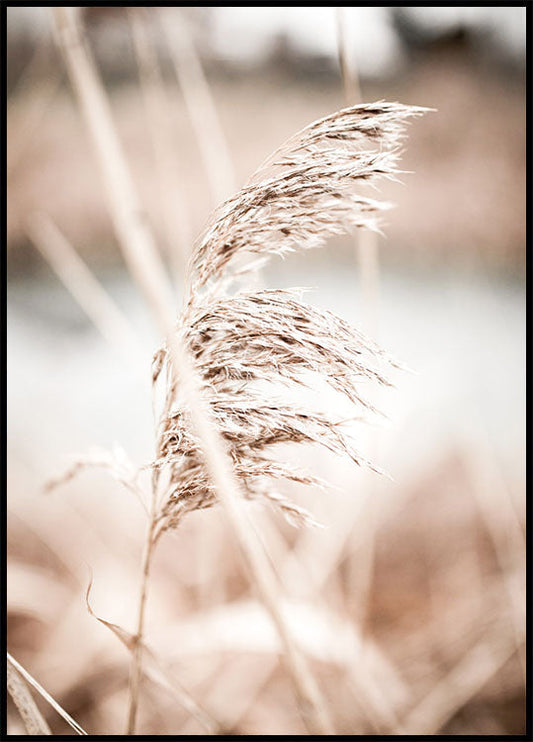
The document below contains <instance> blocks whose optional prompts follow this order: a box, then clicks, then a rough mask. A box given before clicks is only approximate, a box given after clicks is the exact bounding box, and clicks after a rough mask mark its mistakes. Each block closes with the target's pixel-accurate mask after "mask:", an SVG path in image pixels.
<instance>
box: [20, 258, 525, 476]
mask: <svg viewBox="0 0 533 742" xmlns="http://www.w3.org/2000/svg"><path fill="white" fill-rule="evenodd" d="M280 267H281V268H282V269H281V270H280ZM267 280H268V285H269V286H272V287H280V288H281V287H288V286H295V285H297V286H317V287H318V288H317V289H316V290H314V291H311V292H308V293H307V294H306V295H305V298H306V300H307V301H309V302H311V303H313V304H317V305H319V306H323V307H326V308H328V309H330V310H332V311H334V312H336V313H338V314H339V315H341V316H342V317H344V318H346V319H348V320H350V321H352V322H354V323H355V324H358V321H359V320H360V318H361V316H362V312H363V309H362V307H361V295H360V290H359V288H360V287H359V284H358V278H357V274H356V271H355V269H354V268H353V266H344V267H342V266H338V265H324V264H323V263H320V264H315V262H310V263H309V264H306V263H305V262H304V261H302V260H299V261H298V264H297V265H295V264H291V261H288V262H287V263H285V264H275V266H274V268H271V269H270V271H269V273H268V275H267ZM105 281H106V285H107V288H108V290H109V291H110V293H111V294H112V295H113V296H114V297H115V299H116V301H117V302H118V303H119V305H120V306H121V308H122V309H123V310H124V312H125V313H126V314H127V316H128V318H129V319H130V321H131V322H132V324H133V325H134V327H135V328H136V330H138V333H139V337H140V340H141V344H142V357H143V358H145V360H146V362H145V364H144V367H143V363H142V362H141V365H139V364H136V363H133V362H127V361H126V362H124V359H123V358H122V357H121V356H120V355H119V354H118V353H117V352H116V351H115V350H114V349H113V348H111V347H110V346H108V345H107V344H106V342H105V341H104V340H103V339H102V338H101V337H100V336H99V335H98V333H97V331H96V330H95V329H94V328H93V327H92V325H91V324H90V323H89V321H88V320H86V318H85V316H84V315H83V313H82V312H81V310H80V309H79V308H78V307H77V305H76V304H75V303H74V301H73V300H72V299H71V297H70V296H69V295H68V294H67V293H66V291H65V290H64V289H63V288H62V287H61V286H60V285H59V284H58V282H57V281H56V280H55V279H54V278H50V279H49V280H46V281H44V280H42V279H41V280H25V281H19V282H14V283H12V284H11V285H10V287H9V292H8V436H9V453H10V457H11V461H12V462H13V461H17V462H19V463H22V464H23V465H24V466H28V467H30V468H32V469H34V470H35V473H36V474H38V475H40V474H41V473H42V472H48V473H49V472H50V469H51V468H54V463H55V462H57V461H59V460H60V459H61V457H64V456H66V455H68V454H72V453H77V452H80V451H86V450H87V449H88V448H90V447H91V446H101V447H106V448H107V447H110V446H111V445H112V444H113V443H114V442H119V443H120V444H121V445H122V446H123V447H124V448H125V449H126V450H127V451H128V453H130V455H131V456H132V458H133V459H134V460H135V461H137V462H139V463H143V462H145V461H147V460H148V459H149V458H150V457H151V453H152V430H153V427H152V412H151V395H150V387H149V378H150V361H151V357H152V353H153V351H154V350H155V349H156V347H157V338H156V336H155V333H154V331H153V329H152V326H151V323H150V320H149V318H148V316H147V313H146V311H145V309H144V307H143V306H142V304H141V302H140V301H139V298H138V295H137V292H136V290H135V289H134V288H133V287H132V286H131V284H130V282H129V279H127V277H125V276H122V275H115V276H108V277H107V278H106V279H105ZM378 339H379V342H380V343H381V345H382V346H383V347H385V348H386V349H387V350H388V351H390V352H391V353H392V354H393V355H394V356H395V357H396V358H398V359H400V360H401V361H403V362H405V363H406V364H407V365H408V366H409V367H410V368H412V369H414V370H415V371H416V375H412V374H407V373H405V374H404V373H401V374H397V375H396V377H395V379H394V380H395V383H396V387H397V388H396V389H395V390H392V391H391V392H387V395H386V412H387V414H388V415H389V417H390V424H389V426H388V428H387V430H386V439H387V441H388V443H387V445H386V454H385V455H386V458H387V461H386V462H384V463H385V466H386V468H387V470H389V471H392V472H393V473H394V476H395V477H397V476H398V472H400V473H401V471H403V469H404V467H405V468H409V467H412V466H419V465H420V464H421V463H422V462H424V461H425V460H428V459H431V457H433V456H435V455H437V453H438V452H439V451H440V450H442V449H443V448H444V447H451V446H453V445H460V443H461V441H462V440H463V439H464V437H465V436H468V435H469V434H470V433H471V432H472V431H474V432H475V431H476V430H480V429H482V430H483V432H484V434H486V435H487V436H488V440H489V441H490V444H491V445H492V446H493V448H494V451H495V452H496V453H497V455H498V456H499V457H500V458H501V459H502V461H503V462H504V463H505V465H506V466H507V467H509V469H510V470H512V472H513V476H518V477H519V478H520V479H522V476H523V470H524V466H525V291H524V288H523V286H521V285H520V284H508V283H505V282H504V281H503V280H499V281H496V280H495V279H489V278H487V277H483V276H472V275H469V276H463V277H462V278H461V277H457V276H452V275H447V274H446V273H440V274H437V273H431V274H429V273H428V274H420V273H419V274H415V275H413V274H407V273H406V274H401V273H398V272H395V273H391V272H386V273H384V275H383V276H382V280H381V288H380V303H379V338H378ZM381 463H382V462H381V461H380V464H381Z"/></svg>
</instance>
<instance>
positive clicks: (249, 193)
mask: <svg viewBox="0 0 533 742" xmlns="http://www.w3.org/2000/svg"><path fill="white" fill-rule="evenodd" d="M425 110H426V109H423V108H419V107H415V106H405V105H401V104H399V103H385V102H378V103H373V104H363V105H356V106H352V107H350V108H346V109H344V110H342V111H337V112H335V113H333V114H331V115H330V116H326V117H325V118H323V119H320V120H319V121H316V122H314V123H312V124H310V125H309V126H307V127H306V128H305V129H303V130H302V131H301V132H299V133H298V134H296V135H295V136H294V137H292V138H291V139H290V140H288V141H287V142H286V143H285V144H284V145H283V146H282V147H280V148H279V149H278V150H277V151H276V152H275V153H274V154H273V155H271V156H270V157H269V158H268V159H267V160H266V161H265V162H264V163H263V165H261V167H260V168H259V169H258V170H257V171H256V172H255V173H254V175H253V176H252V177H251V179H250V180H249V182H248V183H247V184H246V185H245V186H244V187H243V188H242V189H241V190H240V191H239V192H238V193H237V194H236V195H235V196H233V197H231V198H229V199H228V200H227V201H225V202H224V203H223V204H222V205H221V206H220V207H219V208H218V209H217V210H216V211H215V213H214V215H213V217H212V219H211V221H210V222H209V223H208V225H207V227H206V229H205V231H204V233H203V235H202V236H201V238H200V239H199V241H198V242H197V244H196V246H195V249H194V251H193V254H192V257H191V261H190V266H189V280H188V293H187V300H186V306H185V309H184V312H183V313H182V315H181V317H180V318H179V320H178V323H177V327H176V332H177V333H178V335H179V337H180V340H181V341H182V342H183V343H185V344H186V346H187V347H188V349H189V351H190V354H191V358H193V359H194V362H195V366H196V370H197V373H198V377H199V379H200V380H201V384H202V387H203V388H202V392H203V396H204V399H205V400H206V402H207V404H208V405H209V408H210V410H211V414H212V417H213V420H214V421H215V422H216V424H217V426H218V429H219V432H220V434H221V435H222V437H223V438H224V440H225V442H226V445H227V447H228V450H229V452H230V455H231V458H232V462H233V465H234V469H235V474H236V475H237V477H238V478H239V480H240V482H241V485H242V487H243V491H244V493H245V495H246V496H247V497H249V498H261V499H267V500H269V501H270V502H272V503H273V504H274V505H276V506H277V507H279V508H281V510H282V511H283V512H284V514H285V515H286V516H287V517H288V518H289V519H291V520H296V521H300V522H310V521H311V520H312V519H311V518H310V516H309V515H308V514H307V513H306V512H305V511H304V510H303V509H302V508H300V507H299V506H297V505H296V504H294V503H292V502H290V501H288V500H287V499H286V498H284V497H283V496H282V495H280V493H279V492H278V491H277V489H276V487H275V481H276V480H283V479H285V480H291V481H294V482H298V483H300V484H304V485H305V484H320V481H319V480H318V479H317V478H316V477H314V476H313V475H312V474H310V473H308V472H304V471H301V470H299V469H297V468H295V467H293V466H290V465H288V464H286V463H282V462H280V461H277V460H276V459H275V458H272V457H271V456H269V454H271V453H272V449H273V447H274V446H275V445H276V444H279V443H295V444H298V443H317V444H320V445H322V446H324V447H326V448H328V449H329V450H331V451H333V452H334V453H336V454H339V455H344V456H348V457H350V458H351V459H352V460H353V461H354V462H355V463H356V464H358V465H366V466H369V467H370V468H372V469H374V470H376V471H378V470H377V469H376V467H374V466H373V465H372V464H371V463H369V462H368V461H366V460H365V459H364V458H363V457H362V456H361V454H360V453H359V452H358V451H357V449H356V447H355V446H354V443H353V441H352V440H351V437H350V436H349V435H348V434H347V433H346V432H345V430H344V429H343V426H342V421H339V420H337V419H335V418H334V416H333V415H332V414H329V413H328V414H325V413H324V412H319V411H316V410H310V409H300V408H299V407H298V406H297V405H296V404H292V403H290V404H288V403H287V402H286V401H283V402H282V401H277V400H276V399H275V397H273V393H274V394H275V391H276V385H277V386H278V388H279V384H280V383H282V384H283V385H284V386H285V387H287V388H288V389H289V390H290V389H293V390H294V389H295V387H296V386H297V385H306V384H308V383H310V379H311V378H312V377H313V376H314V377H315V378H316V377H320V378H321V379H323V380H324V381H326V382H327V383H328V384H329V386H330V387H331V388H333V389H334V390H335V391H336V392H339V393H340V394H343V395H344V396H345V397H346V398H347V399H348V400H349V402H350V403H352V405H354V406H355V407H356V408H359V411H363V412H364V411H372V412H375V410H374V407H373V405H372V404H371V402H370V401H369V400H368V399H366V398H365V397H364V396H363V394H362V393H361V391H360V388H359V387H360V383H359V382H360V381H361V380H362V379H372V380H375V381H377V382H379V383H381V384H389V383H390V382H389V381H388V379H387V369H388V368H389V369H390V367H391V366H395V365H396V366H397V365H398V364H396V363H395V362H394V361H393V360H392V359H391V358H389V357H388V356H387V354H385V353H384V352H383V351H382V350H381V349H380V348H378V347H377V346H376V344H375V343H373V342H372V341H371V340H369V339H368V338H366V337H365V336H364V335H363V334H362V333H361V332H359V331H358V330H357V329H356V328H355V327H353V326H351V325H350V324H348V323H347V322H345V321H344V320H343V319H341V318H340V317H337V316H336V315H335V314H333V313H331V312H328V311H323V310H318V309H316V308H314V307H312V306H311V305H309V304H307V303H305V302H304V301H303V300H302V299H301V298H299V296H298V294H299V293H300V292H299V291H298V290H296V289H295V290H289V291H287V290H283V291H282V290H255V291H251V290H242V289H240V290H236V288H235V282H236V281H237V280H240V281H242V277H243V276H246V275H247V274H249V273H250V271H253V270H256V269H257V268H258V266H259V265H260V264H262V263H264V262H265V261H266V260H267V259H268V258H269V257H270V256H271V255H281V256H282V255H284V254H286V253H288V252H291V251H294V250H302V249H308V248H312V247H317V246H320V245H321V244H323V243H324V241H325V240H326V239H327V238H328V237H329V236H332V235H336V234H342V233H345V232H350V231H351V230H353V229H355V228H358V227H364V228H369V229H378V225H379V220H378V216H379V214H380V212H381V211H383V209H385V208H387V207H388V206H389V204H387V203H383V202H380V201H378V200H375V199H370V198H368V197H366V196H362V195H360V194H358V193H357V192H355V190H354V186H356V185H357V184H358V183H363V182H364V183H368V184H370V185H375V184H376V183H377V182H378V181H379V179H380V178H395V177H396V176H397V175H398V173H399V172H400V171H399V170H398V167H397V163H398V159H399V156H400V146H401V143H402V140H403V137H404V132H405V124H406V122H407V120H408V119H409V118H411V117H413V116H418V115H420V114H421V113H423V112H424V111H425ZM170 371H171V369H170V357H169V353H168V350H167V348H166V347H162V348H161V349H160V350H159V351H158V352H157V353H156V355H155V357H154V362H153V381H154V384H156V383H157V382H158V381H159V380H161V379H163V383H164V397H165V400H164V403H163V406H162V412H161V415H160V419H159V425H158V435H157V458H156V460H155V462H154V467H155V469H156V470H157V471H158V474H161V472H162V471H163V470H165V472H166V481H167V483H168V487H167V489H166V496H165V497H164V498H163V501H162V503H161V505H160V509H159V513H158V516H157V528H156V530H155V532H154V538H157V537H158V536H159V535H160V534H161V533H162V532H164V531H165V530H167V529H169V528H174V527H176V526H177V525H178V523H179V522H180V520H181V518H182V517H183V516H184V515H185V514H186V513H187V512H190V511H192V510H197V509H201V508H207V507H210V506H212V505H214V504H215V503H216V500H217V497H216V491H215V488H214V486H213V485H212V483H211V481H210V477H209V475H208V472H207V469H206V466H205V462H204V460H203V455H202V448H201V442H200V441H199V440H198V439H197V437H196V436H195V434H194V433H193V432H192V430H193V428H192V426H191V424H190V421H189V419H188V418H189V413H188V411H187V404H186V400H184V399H181V398H180V394H179V389H177V388H176V384H175V382H174V381H173V379H174V378H175V377H174V375H173V374H172V373H170ZM178 374H179V370H178Z"/></svg>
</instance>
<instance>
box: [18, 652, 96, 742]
mask: <svg viewBox="0 0 533 742" xmlns="http://www.w3.org/2000/svg"><path fill="white" fill-rule="evenodd" d="M20 676H22V678H24V680H25V681H26V682H27V683H29V684H30V685H31V686H32V687H33V688H35V690H36V691H37V692H38V693H39V694H40V695H41V696H42V697H43V698H44V699H45V701H47V703H49V704H50V706H52V708H53V709H55V711H57V713H58V714H59V715H60V716H61V717H62V718H63V719H64V720H65V721H66V722H67V724H68V725H69V726H70V727H72V729H74V731H75V732H76V734H79V735H86V734H87V732H86V731H85V730H84V729H83V728H82V727H81V726H80V725H79V724H78V722H77V721H75V720H74V719H73V718H72V716H70V714H68V713H67V712H66V711H65V709H64V708H63V707H62V706H61V705H60V704H59V703H58V702H57V701H56V700H55V698H53V697H52V696H51V695H50V693H48V691H47V690H45V689H44V688H43V687H42V685H41V684H40V683H38V682H37V680H35V678H34V677H33V675H30V673H29V672H28V671H27V670H26V669H25V668H24V667H23V666H22V665H21V664H20V662H17V660H16V659H15V658H14V657H12V656H11V655H10V654H9V652H8V653H7V678H8V681H7V682H8V690H9V693H10V695H11V697H12V698H13V700H14V702H15V704H16V706H17V708H18V709H19V711H20V713H21V715H22V718H23V719H24V723H25V724H26V727H27V729H28V734H51V731H50V728H49V727H48V724H47V723H46V722H45V720H44V719H43V717H42V715H41V713H40V711H39V709H38V708H37V706H36V704H35V701H34V700H33V698H32V697H31V695H30V693H29V691H28V688H27V686H26V685H25V684H24V681H23V680H22V679H21V677H20ZM30 729H31V730H32V731H30Z"/></svg>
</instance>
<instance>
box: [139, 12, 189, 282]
mask: <svg viewBox="0 0 533 742" xmlns="http://www.w3.org/2000/svg"><path fill="white" fill-rule="evenodd" d="M128 13H129V20H130V25H131V30H132V35H133V45H134V49H135V56H136V58H137V66H138V68H139V78H140V82H141V91H142V94H143V98H144V104H145V109H146V114H147V119H148V129H149V134H150V139H151V141H152V149H153V152H154V160H155V166H156V170H157V175H158V185H159V192H160V198H161V203H162V204H163V218H164V226H165V232H166V241H167V245H168V248H169V249H170V251H171V256H172V258H173V262H174V264H175V269H176V276H178V275H179V273H181V272H182V270H183V268H184V265H185V263H186V261H187V258H188V256H189V252H190V248H191V246H192V243H193V234H192V229H191V224H190V219H189V216H188V213H187V208H186V194H185V192H184V189H183V184H182V182H181V179H180V177H179V175H178V172H177V165H178V155H177V152H176V146H175V133H174V130H173V126H172V120H171V116H170V109H171V106H170V101H169V100H168V95H167V91H166V89H165V84H164V81H163V76H162V73H161V68H160V66H159V62H158V58H157V52H156V50H155V48H154V44H153V43H152V39H151V38H150V33H149V31H150V27H149V19H150V11H149V10H148V9H147V8H141V7H139V8H129V11H128Z"/></svg>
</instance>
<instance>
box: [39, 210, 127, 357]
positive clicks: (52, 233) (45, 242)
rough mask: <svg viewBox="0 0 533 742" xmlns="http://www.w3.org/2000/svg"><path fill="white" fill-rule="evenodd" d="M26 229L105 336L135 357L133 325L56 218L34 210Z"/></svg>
mask: <svg viewBox="0 0 533 742" xmlns="http://www.w3.org/2000/svg"><path fill="white" fill-rule="evenodd" d="M26 229H27V233H28V236H29V237H30V239H31V241H32V242H33V244H34V245H35V247H37V248H38V250H39V252H40V253H41V254H42V255H43V257H44V258H45V260H47V261H48V263H49V264H50V265H51V267H52V268H53V269H54V271H55V272H56V273H57V275H58V276H59V278H60V279H61V281H62V282H63V284H64V285H65V286H66V288H67V289H68V290H69V291H70V293H71V294H72V296H73V297H74V298H75V299H76V301H77V302H78V304H79V305H80V306H81V308H82V309H83V310H84V311H85V313H86V314H87V316H88V317H89V319H91V320H92V322H93V323H94V325H95V327H96V328H97V329H98V330H99V331H100V333H101V334H102V335H103V337H104V338H105V339H106V340H107V341H108V342H109V343H110V345H111V346H112V347H115V348H118V349H119V350H120V351H121V352H122V353H123V354H124V356H125V357H126V358H128V359H130V360H131V355H132V352H133V353H138V351H139V345H138V341H137V338H136V336H135V333H134V331H133V328H132V327H131V325H130V323H129V321H128V320H127V319H126V317H125V316H124V314H123V313H122V311H121V310H120V309H119V308H118V307H117V305H116V304H115V302H114V301H113V300H112V299H111V297H110V296H109V294H108V293H107V292H106V291H105V289H104V288H103V287H102V285H101V284H100V282H99V281H98V280H97V279H96V278H95V276H94V274H93V273H92V272H91V270H90V269H89V268H88V266H87V265H86V264H85V263H84V261H83V260H82V259H81V258H80V257H79V255H78V254H77V252H76V251H75V249H74V248H73V247H72V245H71V244H70V242H69V241H68V240H67V239H66V237H65V236H64V235H63V234H62V232H61V231H60V230H59V229H58V227H57V226H56V225H55V224H54V222H53V221H52V219H51V218H50V217H49V216H47V215H46V214H44V213H42V212H34V213H33V214H31V215H30V216H29V217H28V220H27V226H26Z"/></svg>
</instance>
